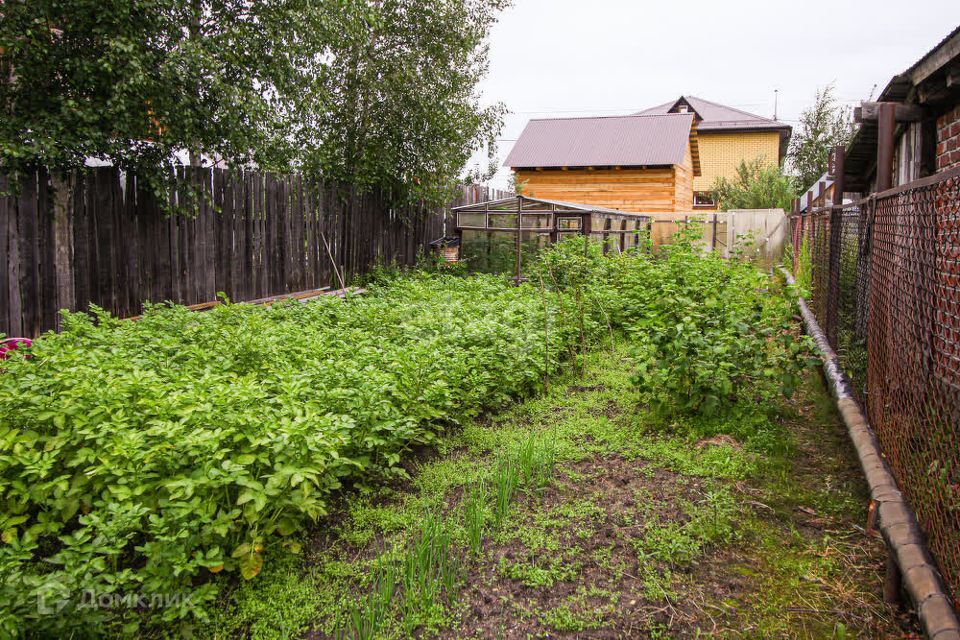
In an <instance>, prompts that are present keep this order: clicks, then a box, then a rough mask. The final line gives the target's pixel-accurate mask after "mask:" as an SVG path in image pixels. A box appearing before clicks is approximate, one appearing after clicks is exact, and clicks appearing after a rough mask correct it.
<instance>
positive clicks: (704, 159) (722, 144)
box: [693, 131, 780, 191]
mask: <svg viewBox="0 0 960 640" xmlns="http://www.w3.org/2000/svg"><path fill="white" fill-rule="evenodd" d="M697 138H698V141H699V147H700V169H701V172H702V175H699V176H697V177H695V178H694V179H693V189H694V191H709V190H710V188H711V187H713V182H714V180H716V179H717V178H718V177H724V178H732V177H734V175H736V171H737V167H738V166H739V165H740V162H741V161H743V160H746V161H747V162H750V161H751V160H755V159H756V158H759V157H762V158H764V160H766V162H767V163H768V164H769V165H771V166H777V164H778V163H779V162H780V133H779V132H777V131H750V132H745V131H744V132H710V131H700V132H699V133H698V135H697Z"/></svg>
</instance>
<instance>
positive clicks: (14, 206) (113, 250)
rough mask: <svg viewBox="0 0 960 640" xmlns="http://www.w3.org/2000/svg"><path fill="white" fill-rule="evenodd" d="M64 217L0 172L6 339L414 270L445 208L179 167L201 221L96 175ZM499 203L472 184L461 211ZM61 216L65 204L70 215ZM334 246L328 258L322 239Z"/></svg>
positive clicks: (26, 182) (38, 175)
mask: <svg viewBox="0 0 960 640" xmlns="http://www.w3.org/2000/svg"><path fill="white" fill-rule="evenodd" d="M71 181H72V184H73V189H72V193H71V197H70V200H69V201H68V202H67V203H66V210H67V212H68V213H67V215H66V216H61V217H59V218H58V216H57V213H56V211H55V200H56V198H57V194H56V193H55V192H54V191H53V188H52V186H51V181H50V177H49V176H48V175H47V173H46V172H44V171H37V172H35V173H31V174H27V175H24V176H21V178H20V179H19V184H10V181H9V179H8V177H7V176H3V175H0V194H4V195H0V333H5V334H7V335H14V336H28V337H34V336H37V335H39V334H40V333H41V332H43V331H46V330H48V329H55V328H57V325H58V321H59V310H60V309H61V308H69V309H71V310H78V309H81V310H87V309H89V307H90V305H91V304H94V305H97V306H99V307H102V308H104V309H106V310H107V311H110V312H111V313H113V314H114V315H117V316H120V317H128V316H134V315H138V314H139V313H141V311H142V308H143V302H144V301H145V300H150V301H155V302H161V301H165V300H172V301H174V302H178V303H181V304H197V303H202V302H208V301H211V300H214V299H216V296H217V293H218V292H224V293H225V294H226V295H227V296H228V297H229V298H230V299H231V300H234V301H243V300H253V299H257V298H264V297H268V296H275V295H280V294H285V293H291V292H295V291H303V290H307V289H317V288H321V287H324V286H327V285H332V284H334V283H335V282H336V276H335V274H334V271H333V262H335V263H336V264H337V267H338V268H339V269H341V270H342V271H343V272H344V273H345V274H346V276H351V275H355V274H360V273H363V272H364V271H366V270H367V269H369V268H370V266H371V265H373V264H374V263H376V262H377V261H382V262H394V261H395V262H398V263H400V264H405V265H409V264H412V263H413V262H414V261H415V260H416V258H417V255H418V254H419V253H421V252H424V251H426V250H427V245H428V243H429V242H430V241H431V240H434V239H436V238H437V237H439V236H441V235H443V232H444V222H445V217H446V214H445V211H444V210H427V209H423V208H417V207H407V208H405V209H395V208H391V207H390V205H389V203H388V200H387V198H385V197H384V195H383V194H381V193H358V192H357V190H355V189H353V188H351V187H349V186H343V185H336V184H326V183H323V182H319V181H312V180H308V179H306V178H304V177H303V176H300V175H297V174H291V175H277V174H270V173H261V172H255V171H227V170H221V169H215V170H211V169H191V168H187V169H185V170H184V176H183V180H182V188H183V194H186V193H191V194H193V195H194V196H195V198H196V202H197V203H198V211H197V213H196V215H195V216H179V215H168V213H167V212H166V210H165V208H163V207H161V206H160V203H158V202H157V201H156V200H155V199H154V197H153V196H152V195H151V194H150V193H147V192H146V191H145V190H144V189H142V188H141V187H140V185H138V183H137V180H136V178H135V176H133V175H130V174H122V173H120V172H119V171H117V170H116V169H114V168H112V167H98V168H92V169H89V170H86V171H84V172H82V173H78V174H75V175H74V176H72V177H71ZM490 196H491V194H490V193H488V190H487V189H485V188H483V187H475V186H468V187H464V188H463V190H462V193H461V194H460V197H459V198H458V199H457V201H456V203H455V204H466V203H469V202H476V201H478V200H484V199H487V198H489V197H490ZM61 208H62V207H61ZM325 240H326V242H327V243H329V252H330V254H332V256H333V258H332V260H331V258H330V255H328V252H327V246H326V244H325V242H324V241H325Z"/></svg>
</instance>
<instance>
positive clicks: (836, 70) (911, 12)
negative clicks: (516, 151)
mask: <svg viewBox="0 0 960 640" xmlns="http://www.w3.org/2000/svg"><path fill="white" fill-rule="evenodd" d="M958 24H960V0H910V1H909V2H906V3H905V2H903V0H899V1H896V2H894V1H891V0H833V1H825V0H805V1H803V2H800V1H796V2H778V1H777V0H767V1H765V2H759V1H753V0H713V1H708V0H686V1H681V0H666V1H662V0H661V1H657V2H650V1H648V0H515V3H514V6H513V7H512V8H510V9H507V10H506V11H505V12H504V13H503V14H502V16H501V18H500V21H499V23H498V24H497V25H496V26H495V27H494V29H493V33H492V35H491V41H490V73H489V76H488V77H487V79H486V81H485V82H484V83H483V85H482V87H481V88H482V91H483V96H484V100H485V101H486V102H488V103H489V102H497V101H500V102H503V103H504V104H506V106H507V108H508V109H509V110H510V111H511V113H510V115H508V116H507V118H506V123H505V127H504V130H503V133H502V134H501V137H502V140H501V141H500V143H499V155H500V162H502V161H503V159H504V158H506V154H507V153H508V152H509V151H510V147H511V145H512V144H513V140H514V139H516V138H517V136H518V135H519V134H520V132H521V131H522V130H523V127H524V125H525V124H526V123H527V121H528V120H530V119H531V118H550V117H565V116H567V117H569V116H589V115H616V114H628V113H631V112H634V111H638V110H640V109H643V108H646V107H650V106H653V105H656V104H661V103H664V102H667V101H669V100H673V99H675V98H677V97H679V96H680V95H682V94H691V95H695V96H699V97H701V98H705V99H707V100H713V101H715V102H720V103H723V104H727V105H730V106H733V107H737V108H740V109H744V110H746V111H750V112H753V113H757V114H759V115H762V116H767V117H772V116H773V109H774V90H775V89H777V90H779V94H778V96H779V98H778V109H777V112H778V113H777V115H778V118H779V119H781V120H784V121H786V122H787V123H789V124H795V123H796V122H795V121H796V119H797V118H798V116H799V114H800V112H801V111H802V110H803V108H804V107H805V106H807V105H808V104H809V103H810V102H811V101H812V99H813V96H814V93H815V91H816V90H817V89H818V88H820V87H822V86H824V85H826V84H828V83H831V82H832V83H834V85H835V87H836V93H837V96H838V97H839V98H840V100H842V101H844V102H846V103H848V104H851V105H852V104H857V103H859V101H860V100H865V99H867V97H868V96H869V95H870V93H871V91H872V90H874V87H875V86H876V89H875V90H874V96H876V94H877V93H879V91H880V90H882V89H883V87H884V86H885V85H886V83H887V82H888V81H889V80H890V78H891V76H893V75H894V74H896V73H899V72H901V71H903V70H905V69H906V68H907V67H909V66H910V65H912V64H913V63H914V62H915V61H916V60H918V59H919V58H920V57H921V56H922V55H923V54H924V53H926V52H927V51H929V50H930V49H931V48H932V47H933V46H934V45H936V44H937V43H938V42H939V41H940V40H941V39H942V38H943V37H944V36H945V35H947V34H948V33H949V32H950V31H951V30H953V29H954V28H955V27H956V26H957V25H958ZM478 159H479V158H477V159H475V160H474V161H473V162H476V161H477V160H478ZM508 175H509V171H507V170H505V169H502V170H501V171H500V172H499V173H498V175H497V176H496V177H495V178H494V179H493V180H492V181H491V183H490V184H491V185H492V186H495V187H500V188H504V187H505V186H506V181H507V176H508Z"/></svg>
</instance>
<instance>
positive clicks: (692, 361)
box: [623, 229, 811, 416]
mask: <svg viewBox="0 0 960 640" xmlns="http://www.w3.org/2000/svg"><path fill="white" fill-rule="evenodd" d="M699 236H700V233H699V230H697V229H688V230H685V231H682V232H681V233H680V234H678V237H677V238H676V241H675V243H674V244H673V245H671V246H669V247H668V248H667V249H666V251H665V253H664V255H663V256H661V257H660V258H659V259H656V260H648V261H646V262H645V263H643V265H642V268H632V269H630V270H628V271H627V272H625V277H626V278H627V279H628V281H627V283H626V286H625V287H624V292H623V295H624V296H625V298H626V301H625V305H626V310H625V313H626V314H627V315H628V316H630V318H631V319H630V321H628V325H627V326H628V330H629V331H630V332H631V333H632V334H633V336H634V337H635V338H636V342H637V345H638V347H637V349H636V356H637V376H636V380H637V382H638V384H640V385H641V386H642V387H643V388H645V389H648V390H649V392H650V398H651V402H652V404H654V405H655V406H656V407H658V408H659V409H660V410H662V411H665V412H667V413H679V414H701V415H708V416H709V415H719V414H722V413H726V412H730V411H733V410H735V409H736V408H737V407H738V406H740V405H741V404H742V403H747V404H756V403H757V401H758V400H759V401H761V402H762V401H763V400H764V399H767V398H770V397H772V396H773V395H775V394H783V395H790V394H791V393H792V392H793V390H794V389H795V388H796V386H797V384H798V382H799V373H800V372H801V370H802V369H803V368H804V367H805V366H807V365H808V364H809V357H810V354H811V347H810V343H809V341H808V340H807V339H806V338H804V337H798V336H797V335H796V332H795V327H794V326H793V323H792V309H791V306H790V305H791V303H790V301H789V299H788V298H787V297H784V296H783V295H780V294H774V293H773V292H772V291H771V288H772V287H774V286H775V283H774V281H773V280H772V279H771V278H769V277H768V276H767V275H765V274H764V273H762V272H761V271H759V270H758V269H757V268H756V267H754V266H753V265H750V264H748V263H744V262H738V261H725V260H723V259H721V258H720V257H718V256H717V255H716V254H713V253H709V254H704V252H703V251H702V250H701V248H700V247H699V246H698V245H697V243H696V239H697V238H698V237H699Z"/></svg>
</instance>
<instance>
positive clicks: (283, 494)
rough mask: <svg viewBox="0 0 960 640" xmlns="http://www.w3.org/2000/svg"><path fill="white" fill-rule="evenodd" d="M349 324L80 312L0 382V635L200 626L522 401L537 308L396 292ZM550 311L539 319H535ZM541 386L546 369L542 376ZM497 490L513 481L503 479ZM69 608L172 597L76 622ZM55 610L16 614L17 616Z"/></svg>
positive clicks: (316, 316) (535, 346)
mask: <svg viewBox="0 0 960 640" xmlns="http://www.w3.org/2000/svg"><path fill="white" fill-rule="evenodd" d="M370 291H371V294H370V295H369V296H367V297H364V298H359V299H354V300H351V302H350V303H349V304H344V303H343V302H342V301H339V300H333V299H330V300H328V299H323V300H319V301H316V302H312V303H310V304H300V303H289V304H281V305H275V306H273V307H270V308H261V307H252V306H248V305H222V306H220V307H217V308H216V309H214V310H211V311H209V312H206V313H195V312H191V311H188V310H187V309H184V308H182V307H176V306H167V305H160V306H151V307H148V309H147V310H146V313H145V314H144V316H143V318H142V319H141V320H140V321H138V322H121V321H118V320H115V319H113V318H111V317H110V316H109V315H107V314H105V313H103V312H101V311H96V315H95V318H90V317H89V316H86V315H83V314H72V315H68V316H66V318H65V322H64V324H65V327H64V331H63V332H62V333H60V334H49V335H47V336H44V337H43V338H41V339H40V340H37V341H36V343H35V345H34V347H33V349H32V350H31V355H32V359H30V360H27V359H24V358H13V359H10V360H8V361H6V362H5V363H4V369H5V371H4V373H2V374H0V517H2V518H3V523H4V524H3V526H4V529H3V539H4V541H5V544H4V545H2V546H0V572H2V574H3V576H4V580H3V582H2V584H0V603H2V604H0V628H3V629H5V630H6V631H7V632H9V633H11V634H15V633H16V632H17V630H20V629H30V630H33V631H35V632H37V633H51V634H53V635H56V630H57V629H60V628H62V626H63V625H65V624H70V625H73V624H80V623H81V621H82V624H85V625H87V626H89V628H91V629H100V630H102V632H103V633H113V632H117V631H118V630H119V629H120V628H121V627H124V628H126V627H128V626H129V625H133V626H136V624H137V623H138V622H142V621H143V620H145V619H146V620H150V621H167V622H170V623H174V622H175V621H178V620H183V621H189V620H193V619H197V618H201V619H202V618H204V617H205V616H206V609H207V607H208V606H209V603H210V602H211V601H212V600H213V598H214V597H215V595H216V592H217V590H218V587H219V585H220V584H221V581H219V580H217V577H218V576H219V575H224V574H235V575H238V576H240V577H242V578H244V579H254V578H255V577H256V576H257V574H258V573H260V571H261V570H262V568H263V566H264V563H265V562H266V560H265V558H267V557H268V556H267V555H266V551H267V550H269V549H272V548H276V549H283V550H286V551H287V552H290V553H296V552H298V551H299V544H300V543H299V542H298V541H297V539H296V537H295V534H296V533H297V532H299V531H302V530H303V529H304V528H305V527H306V526H308V525H309V524H310V523H312V522H314V521H316V520H317V519H318V518H320V517H322V516H323V515H324V514H325V513H326V512H327V510H328V505H329V500H330V496H331V494H332V493H333V492H335V491H337V490H338V489H339V488H340V487H342V486H343V485H344V484H345V483H352V484H354V483H362V482H367V481H368V480H370V479H373V478H376V477H383V476H393V475H402V474H403V473H404V472H403V469H402V467H401V466H400V464H399V463H400V461H401V460H402V458H403V456H404V455H405V452H406V451H407V450H408V448H409V447H411V446H413V445H417V444H427V445H428V444H430V443H432V442H434V441H435V440H436V436H437V433H438V430H440V429H442V428H443V426H444V424H450V423H456V422H458V421H461V420H464V419H468V418H470V417H472V416H476V415H477V414H478V413H479V412H480V411H482V410H483V409H484V408H488V407H496V406H499V405H501V404H502V403H504V402H505V401H506V400H507V399H509V398H510V397H512V396H515V395H518V394H524V393H529V392H532V391H533V390H535V389H537V388H539V384H540V382H541V376H542V374H543V370H544V362H545V358H544V356H545V353H546V350H547V348H549V350H550V352H551V353H553V354H562V353H564V352H565V351H566V345H565V344H564V340H569V339H572V336H574V335H575V334H574V332H573V331H572V330H567V331H562V330H557V331H554V332H551V334H550V336H549V337H548V339H547V340H545V339H544V336H543V334H542V327H543V324H544V322H543V315H544V313H545V310H544V306H543V304H542V299H541V293H540V292H539V291H537V290H535V289H534V288H532V287H520V288H517V287H512V286H508V285H507V284H506V283H505V282H503V281H502V280H500V279H498V278H495V277H491V276H481V277H475V278H469V279H464V278H458V277H452V276H440V275H429V274H413V275H410V276H408V277H403V278H396V279H393V280H391V281H390V282H389V283H387V284H385V285H373V286H372V287H371V290H370ZM554 305H555V303H551V306H554ZM549 366H550V367H551V368H556V367H559V366H560V360H559V358H556V357H554V358H553V359H551V360H549ZM514 473H515V472H514ZM84 592H89V593H95V594H118V595H121V596H122V595H124V594H139V593H164V594H183V598H181V599H180V600H178V601H177V604H176V605H175V606H165V607H163V608H162V609H155V610H154V609H146V610H144V609H137V608H132V607H128V608H122V609H116V608H114V609H99V608H96V607H92V608H82V609H81V608H79V606H78V605H79V604H80V598H81V597H82V594H83V593H84ZM41 596H44V597H47V598H48V599H50V598H53V597H54V596H56V598H57V601H58V602H59V601H60V600H63V601H64V606H63V608H61V609H60V610H58V611H56V612H54V613H48V612H44V613H42V614H41V613H38V612H37V605H36V603H37V598H38V597H41Z"/></svg>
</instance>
